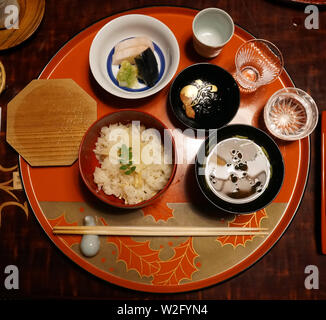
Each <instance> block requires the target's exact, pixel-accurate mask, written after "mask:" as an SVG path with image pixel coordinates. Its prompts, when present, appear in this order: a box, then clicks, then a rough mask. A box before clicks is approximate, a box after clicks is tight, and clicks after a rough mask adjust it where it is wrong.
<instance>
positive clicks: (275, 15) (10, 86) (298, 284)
mask: <svg viewBox="0 0 326 320" xmlns="http://www.w3.org/2000/svg"><path fill="white" fill-rule="evenodd" d="M195 3H196V4H195ZM172 4H173V5H179V6H189V5H190V2H189V1H186V0H176V1H168V0H166V1H154V0H141V1H133V0H122V1H104V0H92V1H71V0H62V1H55V0H48V1H46V11H45V16H44V19H43V21H42V23H41V25H40V27H39V29H38V30H37V31H36V32H35V34H34V35H33V36H32V37H31V38H30V39H28V40H27V41H25V42H24V43H23V44H21V45H19V46H17V47H15V48H12V49H10V50H6V51H1V52H0V60H1V61H2V62H3V64H4V65H5V68H6V72H7V86H6V90H5V91H4V92H3V93H2V94H1V95H0V106H1V107H2V119H1V137H0V165H1V167H0V169H1V170H0V189H1V190H0V209H1V211H0V212H1V213H0V214H1V215H0V217H1V226H0V300H1V299H3V298H5V299H16V298H74V299H79V298H81V299H85V298H91V299H135V300H136V299H141V300H152V299H154V300H158V299H184V300H188V299H325V298H326V256H323V255H321V253H320V231H319V229H320V125H319V126H318V127H317V129H316V131H315V132H314V133H313V134H312V136H311V147H312V148H311V149H312V152H311V168H310V175H309V180H308V184H307V187H306V191H305V194H304V197H303V200H302V203H301V206H300V208H299V210H298V212H297V214H296V216H295V218H294V220H293V222H292V223H291V225H290V227H289V228H288V230H287V231H286V232H285V234H284V235H283V237H282V238H281V239H280V240H279V241H278V243H277V244H276V245H275V246H274V248H272V250H271V251H270V252H269V253H268V254H267V255H265V256H264V257H263V259H261V260H260V261H258V262H257V263H256V264H255V265H254V266H252V267H251V268H250V269H249V270H247V271H245V272H243V273H241V274H240V275H238V276H237V277H235V278H233V279H231V280H228V281H226V282H224V283H222V284H218V285H215V286H212V287H209V288H206V289H202V290H198V291H194V292H189V293H182V294H173V295H171V294H151V293H143V292H135V291H132V290H128V289H124V288H120V287H117V286H115V285H111V284H110V283H107V282H104V281H102V280H100V279H98V278H95V277H94V276H92V275H91V274H89V273H88V272H86V271H84V270H83V269H81V268H80V267H79V266H77V265H76V264H75V263H74V262H72V261H70V260H69V259H68V258H67V257H66V256H65V255H63V254H62V253H61V252H60V251H59V250H58V249H57V248H56V247H55V246H54V245H53V244H52V242H51V241H50V240H49V239H48V237H47V235H46V234H45V232H44V231H43V230H42V228H41V226H40V225H39V223H38V222H37V220H36V218H35V217H34V215H33V213H32V210H31V209H30V208H28V215H26V214H25V212H24V211H23V210H22V208H20V207H18V206H15V205H13V206H4V204H5V203H6V202H8V201H12V200H13V198H12V196H11V195H10V194H9V193H8V192H6V191H5V190H4V188H3V183H5V182H6V181H9V180H10V179H11V178H12V172H11V171H10V172H5V171H4V170H3V168H12V167H15V166H16V165H17V163H18V161H17V160H18V156H17V153H16V152H15V151H14V150H13V149H12V148H11V147H10V146H9V145H8V144H7V143H6V140H5V130H6V105H7V103H8V102H9V101H10V100H11V99H12V98H13V97H14V96H15V95H16V94H17V93H18V92H19V91H20V90H22V89H23V88H24V87H25V86H26V85H27V84H28V83H29V82H30V81H31V80H32V79H35V78H37V77H38V75H39V73H40V72H41V70H42V69H43V68H44V66H45V65H46V64H47V62H48V61H49V60H50V59H51V57H52V56H53V55H54V54H55V53H56V52H57V50H59V49H60V47H61V46H62V45H63V44H64V43H65V42H66V41H68V40H69V39H70V38H71V37H72V36H74V35H75V34H76V33H78V32H79V31H80V30H82V29H83V28H85V27H87V26H88V25H90V24H92V23H93V22H95V21H97V20H99V19H101V18H104V17H106V16H108V15H111V14H114V13H117V12H119V11H122V10H126V9H131V8H137V7H140V6H151V5H172ZM192 5H193V6H194V8H196V9H203V8H205V7H211V6H218V7H220V8H222V9H224V10H226V11H228V12H229V13H230V15H231V16H232V17H233V19H234V21H235V22H236V23H237V24H239V25H240V26H243V27H245V29H247V30H248V31H249V32H251V33H252V34H254V35H255V36H256V37H259V38H265V39H268V40H270V41H272V42H274V43H275V44H277V46H278V47H279V48H280V49H281V51H282V53H283V55H284V57H285V66H286V70H287V71H288V73H289V74H290V75H291V77H292V78H293V80H294V82H295V84H296V86H297V87H299V88H301V89H303V90H305V91H307V92H308V93H310V94H311V95H312V96H313V98H314V99H315V101H316V102H317V105H318V107H319V111H320V112H321V111H322V110H324V109H326V76H325V71H326V67H325V61H326V51H325V48H326V12H325V10H324V9H323V8H322V7H319V29H317V30H309V29H306V28H305V18H306V17H307V14H305V12H304V10H305V7H306V5H297V4H294V3H291V2H290V1H289V2H284V1H272V0H271V1H267V0H251V1H245V0H219V1H217V0H215V1H211V0H200V1H196V2H194V3H193V4H192ZM1 184H2V185H1ZM1 187H2V188H1ZM13 192H14V195H15V196H16V197H17V201H16V200H15V201H16V202H18V203H20V204H21V205H24V203H26V201H27V199H26V197H25V195H24V193H23V191H13ZM8 265H15V266H17V267H18V270H19V289H17V290H7V289H6V288H5V286H4V280H5V278H6V274H5V268H6V266H8ZM308 265H315V266H316V267H317V268H318V269H319V289H312V290H308V289H306V288H305V285H304V281H305V278H306V276H307V274H305V268H306V266H308Z"/></svg>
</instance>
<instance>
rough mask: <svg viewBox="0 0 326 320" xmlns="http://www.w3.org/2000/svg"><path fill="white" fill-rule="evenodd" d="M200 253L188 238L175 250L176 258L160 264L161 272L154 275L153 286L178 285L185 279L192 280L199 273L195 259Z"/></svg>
mask: <svg viewBox="0 0 326 320" xmlns="http://www.w3.org/2000/svg"><path fill="white" fill-rule="evenodd" d="M198 256H199V255H198V253H197V252H196V251H195V249H194V247H193V238H192V237H190V238H188V239H187V240H186V241H185V242H183V243H181V244H180V245H178V246H177V247H175V248H174V256H173V257H172V258H171V259H169V260H167V261H160V262H159V270H158V272H157V273H155V274H154V279H153V281H152V284H154V285H159V286H169V285H178V284H179V283H180V281H181V280H183V279H189V280H191V279H192V275H193V273H195V272H196V271H198V268H197V267H196V266H195V258H196V257H198Z"/></svg>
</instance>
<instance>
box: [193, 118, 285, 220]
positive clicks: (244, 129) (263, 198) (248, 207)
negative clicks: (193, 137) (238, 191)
mask: <svg viewBox="0 0 326 320" xmlns="http://www.w3.org/2000/svg"><path fill="white" fill-rule="evenodd" d="M235 136H241V137H246V138H248V139H249V140H252V141H253V142H255V143H256V144H257V145H259V146H260V147H262V148H263V149H265V151H266V153H267V155H268V158H269V162H270V164H271V178H270V180H269V183H268V186H267V188H266V189H265V191H263V193H262V194H261V195H260V196H259V197H257V198H256V199H254V200H252V201H250V202H246V203H241V204H240V203H230V202H227V201H225V200H223V199H221V198H220V197H218V196H217V195H216V194H215V193H214V192H213V191H212V190H211V188H210V187H209V186H208V184H207V182H206V179H205V175H204V174H200V171H201V170H200V169H204V168H205V165H206V161H207V157H208V155H209V154H210V152H211V151H212V150H213V148H214V147H215V146H216V145H217V144H218V143H219V142H221V141H223V140H226V139H229V138H232V137H235ZM212 141H213V143H212ZM195 170H196V178H197V182H198V185H199V187H200V189H201V191H202V192H203V194H204V195H205V196H206V198H207V199H208V200H209V201H210V202H211V203H212V204H214V205H215V206H216V207H218V208H219V209H222V210H223V211H227V212H231V213H236V214H244V213H251V212H255V211H258V210H260V209H263V208H265V207H266V206H267V205H268V204H269V203H271V202H272V201H273V200H274V198H275V197H276V196H277V194H278V193H279V191H280V189H281V187H282V185H283V180H284V161H283V157H282V154H281V152H280V149H279V148H278V146H277V144H276V143H275V142H274V140H273V139H272V138H271V137H270V136H269V135H268V134H266V133H265V132H264V131H262V130H260V129H257V128H255V127H252V126H248V125H241V124H235V125H229V126H225V127H223V128H220V129H218V130H215V131H213V132H212V133H211V134H210V136H209V137H208V138H207V139H206V140H205V141H204V142H203V144H202V145H201V147H200V149H199V151H198V153H197V157H196V164H195Z"/></svg>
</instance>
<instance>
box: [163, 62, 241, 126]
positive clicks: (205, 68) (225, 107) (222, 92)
mask: <svg viewBox="0 0 326 320" xmlns="http://www.w3.org/2000/svg"><path fill="white" fill-rule="evenodd" d="M197 79H200V80H203V81H207V82H209V83H211V84H213V85H215V86H217V88H218V101H217V102H214V104H215V105H214V107H215V108H214V109H215V110H217V107H218V108H219V109H218V111H216V112H214V113H213V114H212V115H210V116H208V117H205V118H204V119H197V118H195V119H191V118H189V117H187V115H186V113H185V110H184V108H183V103H182V101H181V99H180V92H181V90H182V88H183V87H185V86H186V85H189V84H191V82H193V81H195V80H197ZM169 101H170V106H171V108H172V111H173V113H174V115H175V116H176V117H177V119H178V120H179V121H180V122H181V123H182V124H183V125H185V126H186V127H189V128H192V129H206V130H208V129H217V128H220V127H222V126H225V125H226V124H228V123H229V122H230V121H231V120H232V119H233V118H234V116H235V115H236V113H237V111H238V109H239V105H240V91H239V87H238V85H237V83H236V81H235V80H234V78H233V77H232V75H231V74H230V73H229V72H227V71H226V70H224V69H223V68H221V67H219V66H217V65H214V64H210V63H198V64H194V65H191V66H189V67H187V68H186V69H184V70H183V71H181V72H180V73H179V74H178V75H177V77H176V78H175V80H174V81H173V83H172V85H171V88H170V92H169ZM217 104H218V105H217Z"/></svg>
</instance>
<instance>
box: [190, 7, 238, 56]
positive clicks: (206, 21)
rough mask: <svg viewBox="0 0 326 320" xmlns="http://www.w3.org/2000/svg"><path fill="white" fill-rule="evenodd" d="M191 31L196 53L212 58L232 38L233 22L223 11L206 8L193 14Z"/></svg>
mask: <svg viewBox="0 0 326 320" xmlns="http://www.w3.org/2000/svg"><path fill="white" fill-rule="evenodd" d="M192 32H193V44H194V48H195V50H196V51H197V53H198V54H199V55H201V56H203V57H205V58H214V57H216V56H217V55H218V54H219V53H220V52H221V50H222V48H223V47H224V46H225V45H226V44H227V43H228V42H229V41H230V39H231V38H232V36H233V34H234V23H233V20H232V18H231V17H230V15H229V14H228V13H226V12H225V11H223V10H221V9H218V8H207V9H204V10H201V11H200V12H199V13H198V14H197V15H196V16H195V18H194V20H193V23H192Z"/></svg>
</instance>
